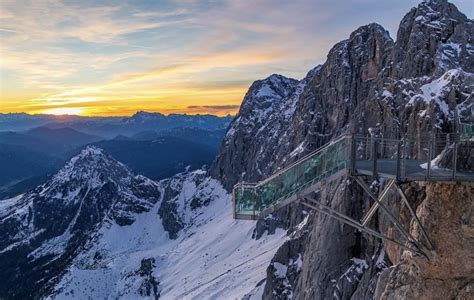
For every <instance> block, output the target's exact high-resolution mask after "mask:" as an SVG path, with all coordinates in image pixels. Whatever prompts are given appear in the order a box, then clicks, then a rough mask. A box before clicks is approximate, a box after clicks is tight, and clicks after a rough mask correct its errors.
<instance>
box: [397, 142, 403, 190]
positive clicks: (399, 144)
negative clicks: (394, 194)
mask: <svg viewBox="0 0 474 300" xmlns="http://www.w3.org/2000/svg"><path fill="white" fill-rule="evenodd" d="M401 152H402V140H398V141H397V183H398V182H400V175H401V174H400V173H401V166H400V162H401V155H402V153H401Z"/></svg>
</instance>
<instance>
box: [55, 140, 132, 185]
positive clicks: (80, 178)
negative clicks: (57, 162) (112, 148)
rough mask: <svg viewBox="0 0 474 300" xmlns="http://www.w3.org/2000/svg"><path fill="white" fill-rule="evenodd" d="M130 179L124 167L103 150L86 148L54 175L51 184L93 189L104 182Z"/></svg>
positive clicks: (129, 174) (123, 181)
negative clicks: (84, 186)
mask: <svg viewBox="0 0 474 300" xmlns="http://www.w3.org/2000/svg"><path fill="white" fill-rule="evenodd" d="M132 177H133V175H132V174H131V173H130V171H129V170H128V169H127V167H126V166H125V165H123V164H122V163H120V162H118V161H116V160H115V159H114V158H113V157H111V156H110V155H108V154H106V153H105V152H104V150H102V149H100V148H98V147H95V146H88V147H86V148H85V149H84V150H82V151H81V152H80V153H79V154H78V155H77V156H75V157H73V158H72V159H71V160H70V161H69V162H68V163H67V164H66V165H65V166H64V167H63V168H62V169H61V170H59V172H58V173H57V174H56V175H54V177H53V179H52V184H67V185H68V186H70V185H71V184H72V183H75V184H74V185H77V186H83V185H86V186H88V187H90V188H95V187H98V186H100V185H103V184H104V183H105V182H106V181H114V182H116V183H119V182H122V183H126V182H129V180H130V178H132Z"/></svg>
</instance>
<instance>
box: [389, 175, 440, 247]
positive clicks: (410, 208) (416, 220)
mask: <svg viewBox="0 0 474 300" xmlns="http://www.w3.org/2000/svg"><path fill="white" fill-rule="evenodd" d="M395 188H396V189H397V191H398V194H400V196H401V198H402V201H403V203H405V205H406V207H407V208H408V210H409V211H410V214H411V216H412V217H413V219H415V222H416V224H417V225H418V227H419V228H420V230H421V234H422V235H423V237H424V238H425V240H426V242H427V243H428V248H429V250H434V249H435V247H434V245H433V243H432V242H431V240H430V238H429V237H428V233H427V232H426V230H425V228H424V227H423V225H422V224H421V221H420V219H419V218H418V216H417V215H416V212H415V211H414V210H413V208H412V207H411V205H410V203H408V199H407V197H406V195H405V193H404V192H403V190H402V189H401V188H400V186H399V185H398V184H396V185H395Z"/></svg>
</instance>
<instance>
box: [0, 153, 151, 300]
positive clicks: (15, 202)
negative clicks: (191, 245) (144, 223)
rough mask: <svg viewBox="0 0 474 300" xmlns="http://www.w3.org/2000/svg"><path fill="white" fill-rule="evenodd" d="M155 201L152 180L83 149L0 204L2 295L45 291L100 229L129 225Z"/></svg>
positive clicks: (0, 291) (28, 295)
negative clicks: (45, 178) (35, 184)
mask: <svg viewBox="0 0 474 300" xmlns="http://www.w3.org/2000/svg"><path fill="white" fill-rule="evenodd" d="M159 197H160V190H159V188H158V186H157V185H156V184H155V183H154V182H153V181H151V180H148V179H147V178H145V177H143V176H133V175H132V174H131V173H130V171H129V170H128V169H127V168H126V167H125V166H124V165H123V164H120V163H119V162H117V161H115V160H114V159H113V158H111V157H110V156H109V155H107V154H105V153H104V152H103V151H102V150H101V149H99V148H95V147H88V148H86V149H85V150H83V151H82V152H81V153H80V154H79V155H78V156H76V157H74V158H72V159H71V160H70V161H69V162H68V163H67V164H66V166H65V167H64V168H62V169H61V170H60V171H59V172H58V173H57V174H56V175H54V176H53V177H52V178H51V179H50V180H49V181H47V182H46V183H44V184H43V185H40V186H38V187H37V188H36V189H35V190H33V191H31V192H28V193H26V194H24V195H20V196H18V197H15V198H13V199H10V200H5V201H2V202H0V205H1V210H0V218H1V222H0V240H1V245H2V246H1V249H0V265H1V266H0V268H1V269H2V272H1V275H0V276H1V280H0V282H1V283H0V294H2V295H3V296H5V297H7V298H9V297H11V298H30V297H33V296H34V295H38V294H41V293H44V292H45V291H46V290H48V289H50V288H52V286H53V285H54V282H55V281H57V280H58V276H59V275H61V274H62V273H63V272H64V268H65V267H67V266H68V265H69V264H70V262H71V261H72V259H73V258H74V257H75V256H76V255H77V254H78V253H80V252H81V251H82V250H83V249H84V248H83V247H84V246H85V245H86V243H87V241H89V240H90V239H93V238H94V234H95V232H96V230H97V228H98V227H100V226H101V225H104V226H105V224H112V223H113V224H118V225H119V226H125V225H130V224H133V223H134V222H135V221H136V215H137V214H138V213H142V212H146V211H149V210H150V208H151V207H152V206H153V205H154V204H155V203H156V202H157V201H158V199H159ZM3 296H2V297H3Z"/></svg>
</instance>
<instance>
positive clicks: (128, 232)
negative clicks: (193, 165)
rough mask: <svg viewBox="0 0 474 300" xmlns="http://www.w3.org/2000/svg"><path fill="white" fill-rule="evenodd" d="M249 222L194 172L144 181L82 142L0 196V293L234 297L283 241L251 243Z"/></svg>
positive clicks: (271, 238)
mask: <svg viewBox="0 0 474 300" xmlns="http://www.w3.org/2000/svg"><path fill="white" fill-rule="evenodd" d="M163 220H166V221H165V222H164V221H163ZM173 222H174V223H173ZM175 223H176V224H179V227H174V226H173V224H175ZM254 227H255V222H246V221H236V220H234V219H233V218H232V200H231V196H230V194H228V192H227V191H226V190H225V189H224V188H223V187H222V186H221V184H220V183H219V181H217V180H215V179H212V178H210V177H208V176H207V174H206V172H205V171H203V170H196V171H193V172H187V173H182V174H178V175H176V176H174V177H173V178H170V179H166V180H163V181H161V182H153V181H151V180H149V179H147V178H145V177H143V176H140V175H138V176H135V175H133V174H131V173H130V171H129V170H128V169H127V168H126V167H125V166H124V165H122V164H121V163H119V162H117V161H116V160H114V159H113V158H112V157H110V156H109V155H108V154H106V153H105V152H104V151H103V150H101V149H99V148H95V147H88V148H86V149H84V150H83V151H82V152H81V153H80V154H79V155H78V156H76V157H74V158H72V159H71V160H70V161H69V162H68V163H67V164H66V166H65V167H64V168H62V169H61V170H60V171H59V172H58V173H57V174H56V175H55V176H53V178H52V179H51V180H50V181H48V182H46V183H45V184H43V185H41V186H39V187H38V188H36V189H35V190H33V191H31V192H29V193H27V194H24V195H20V196H18V197H15V198H12V199H9V200H5V201H2V202H0V239H1V242H2V243H1V247H0V264H1V266H0V267H1V268H2V270H3V272H2V274H1V277H2V283H1V284H0V287H1V294H2V295H7V296H9V297H13V298H15V297H16V298H29V297H38V296H48V298H50V299H71V298H74V299H85V298H93V299H104V298H108V299H115V298H120V299H137V298H140V297H143V298H151V299H156V298H158V297H160V299H203V298H212V297H215V298H222V297H224V296H225V297H226V298H227V297H231V298H241V297H243V296H244V295H246V294H247V293H250V292H251V291H252V289H253V288H254V287H255V286H256V285H257V284H258V283H259V282H261V281H262V280H263V279H264V278H265V277H266V275H265V274H266V273H265V272H266V268H267V266H268V264H269V263H270V260H271V257H272V256H273V255H274V253H275V251H276V250H277V249H278V247H279V246H280V245H281V244H282V243H283V242H284V241H285V239H286V238H285V235H286V233H285V231H283V230H279V231H277V232H276V233H275V234H273V235H267V234H264V235H263V236H262V237H260V238H259V239H258V240H257V239H255V238H254ZM25 269H30V271H29V272H28V271H25ZM38 270H40V272H38ZM44 282H47V283H46V284H43V283H44ZM260 286H261V287H262V288H263V286H262V285H260ZM254 292H255V291H254Z"/></svg>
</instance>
